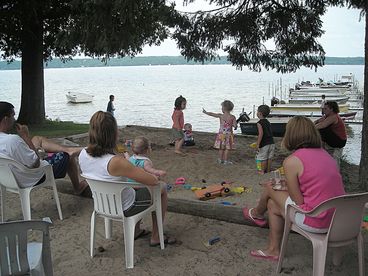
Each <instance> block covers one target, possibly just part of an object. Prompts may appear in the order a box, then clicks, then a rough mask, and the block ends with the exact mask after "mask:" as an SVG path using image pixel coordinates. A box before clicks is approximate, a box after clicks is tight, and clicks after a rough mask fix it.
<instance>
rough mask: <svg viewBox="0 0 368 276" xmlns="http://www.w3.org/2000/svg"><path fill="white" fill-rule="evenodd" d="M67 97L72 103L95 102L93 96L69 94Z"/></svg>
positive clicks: (78, 93) (76, 93) (77, 93)
mask: <svg viewBox="0 0 368 276" xmlns="http://www.w3.org/2000/svg"><path fill="white" fill-rule="evenodd" d="M65 96H66V98H67V99H68V102H70V103H90V102H92V101H93V95H90V94H86V93H80V92H68V94H66V95H65Z"/></svg>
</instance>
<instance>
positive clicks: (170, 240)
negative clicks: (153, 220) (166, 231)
mask: <svg viewBox="0 0 368 276" xmlns="http://www.w3.org/2000/svg"><path fill="white" fill-rule="evenodd" d="M176 242H177V240H176V239H175V238H171V237H165V239H164V243H165V244H176ZM150 246H151V247H156V246H160V242H151V241H150Z"/></svg>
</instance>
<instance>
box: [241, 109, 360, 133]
mask: <svg viewBox="0 0 368 276" xmlns="http://www.w3.org/2000/svg"><path fill="white" fill-rule="evenodd" d="M353 113H355V114H356V112H353ZM355 114H354V117H352V118H349V117H342V116H341V114H340V113H339V115H340V116H341V117H342V119H343V120H344V122H345V124H361V123H362V120H355V119H354V118H355ZM306 117H307V118H309V119H311V120H312V121H314V120H316V117H310V116H306ZM291 118H293V116H290V117H268V118H267V120H268V121H269V122H270V124H271V129H272V133H273V136H274V137H283V136H284V134H285V130H286V125H287V123H288V122H289V120H290V119H291ZM258 121H259V119H258V118H252V119H250V120H249V121H247V122H240V129H241V133H242V134H243V135H258V127H257V122H258Z"/></svg>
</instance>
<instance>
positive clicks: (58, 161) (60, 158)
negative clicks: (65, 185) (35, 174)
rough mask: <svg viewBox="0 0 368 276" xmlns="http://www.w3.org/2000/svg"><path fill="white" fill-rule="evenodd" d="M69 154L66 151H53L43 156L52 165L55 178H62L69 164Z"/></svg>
mask: <svg viewBox="0 0 368 276" xmlns="http://www.w3.org/2000/svg"><path fill="white" fill-rule="evenodd" d="M69 159H70V157H69V154H68V153H66V152H55V153H53V154H52V155H50V156H48V157H46V158H45V160H46V161H47V162H48V163H49V164H50V165H52V171H53V172H54V177H55V178H64V177H65V175H66V171H67V169H68V164H69Z"/></svg>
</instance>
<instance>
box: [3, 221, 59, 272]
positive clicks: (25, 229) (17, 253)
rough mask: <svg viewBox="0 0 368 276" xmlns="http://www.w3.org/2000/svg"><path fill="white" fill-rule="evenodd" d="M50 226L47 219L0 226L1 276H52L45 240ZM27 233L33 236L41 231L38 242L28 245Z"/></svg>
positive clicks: (48, 241)
mask: <svg viewBox="0 0 368 276" xmlns="http://www.w3.org/2000/svg"><path fill="white" fill-rule="evenodd" d="M47 219H48V218H47ZM50 224H51V221H50V220H49V219H48V220H45V221H37V220H29V221H14V222H6V223H1V224H0V272H1V273H0V274H1V275H32V276H33V275H45V276H52V275H53V271H52V261H51V251H50V238H49V225H50ZM30 231H34V232H35V233H34V234H36V232H42V241H41V242H30V241H29V236H30V235H29V234H30Z"/></svg>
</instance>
